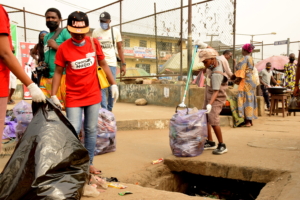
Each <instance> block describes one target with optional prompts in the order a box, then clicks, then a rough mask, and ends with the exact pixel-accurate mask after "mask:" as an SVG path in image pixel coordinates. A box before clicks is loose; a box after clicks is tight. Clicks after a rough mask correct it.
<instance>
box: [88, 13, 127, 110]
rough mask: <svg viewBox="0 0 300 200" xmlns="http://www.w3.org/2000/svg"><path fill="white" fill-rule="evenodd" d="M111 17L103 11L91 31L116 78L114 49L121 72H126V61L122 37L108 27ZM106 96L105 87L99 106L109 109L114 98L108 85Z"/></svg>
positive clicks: (116, 30)
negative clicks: (98, 25) (97, 23)
mask: <svg viewBox="0 0 300 200" xmlns="http://www.w3.org/2000/svg"><path fill="white" fill-rule="evenodd" d="M110 23H111V17H110V14H109V13H108V12H103V13H101V14H100V27H99V28H98V29H95V30H94V31H93V34H92V36H93V37H94V38H96V39H97V40H98V41H99V42H100V44H101V46H102V51H103V53H104V55H105V60H106V62H107V64H108V66H109V68H110V70H111V72H112V74H113V77H114V79H116V72H117V57H116V49H117V50H118V51H117V52H118V56H119V59H120V60H121V66H120V67H121V70H120V71H121V74H122V75H125V73H126V63H125V59H124V54H123V49H122V37H121V33H120V31H119V30H118V29H117V28H114V27H110ZM107 89H108V97H106V89H102V91H101V95H102V101H101V107H102V108H105V109H107V110H109V111H112V109H113V103H114V99H113V98H112V92H111V88H110V87H108V88H107Z"/></svg>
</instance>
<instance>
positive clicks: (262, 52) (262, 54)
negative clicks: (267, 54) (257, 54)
mask: <svg viewBox="0 0 300 200" xmlns="http://www.w3.org/2000/svg"><path fill="white" fill-rule="evenodd" d="M263 59H264V41H262V42H261V60H263Z"/></svg>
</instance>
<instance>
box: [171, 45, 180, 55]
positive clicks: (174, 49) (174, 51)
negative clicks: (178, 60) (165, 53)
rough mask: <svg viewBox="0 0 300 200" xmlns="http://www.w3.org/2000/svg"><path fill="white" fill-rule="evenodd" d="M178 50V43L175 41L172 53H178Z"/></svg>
mask: <svg viewBox="0 0 300 200" xmlns="http://www.w3.org/2000/svg"><path fill="white" fill-rule="evenodd" d="M179 50H180V45H179V46H178V44H177V43H173V53H178V52H179Z"/></svg>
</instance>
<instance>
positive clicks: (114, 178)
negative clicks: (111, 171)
mask: <svg viewBox="0 0 300 200" xmlns="http://www.w3.org/2000/svg"><path fill="white" fill-rule="evenodd" d="M102 178H103V179H104V180H106V181H107V182H119V180H118V179H117V178H116V177H110V178H106V177H102Z"/></svg>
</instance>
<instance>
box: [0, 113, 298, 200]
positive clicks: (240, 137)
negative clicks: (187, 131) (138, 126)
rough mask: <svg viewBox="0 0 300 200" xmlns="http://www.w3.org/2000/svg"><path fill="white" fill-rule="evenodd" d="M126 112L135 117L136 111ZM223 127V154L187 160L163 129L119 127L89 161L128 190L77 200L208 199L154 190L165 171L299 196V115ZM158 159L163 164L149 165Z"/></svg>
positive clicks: (275, 195) (1, 161)
mask: <svg viewBox="0 0 300 200" xmlns="http://www.w3.org/2000/svg"><path fill="white" fill-rule="evenodd" d="M166 112H168V114H169V111H166ZM131 113H132V115H134V113H135V111H134V110H132V112H131ZM173 113H174V112H173ZM173 113H170V117H171V115H172V114H173ZM222 131H223V137H224V141H225V143H226V145H227V148H228V153H226V154H224V155H221V156H216V155H213V154H212V153H211V151H204V152H203V154H202V155H200V156H197V157H192V158H177V157H175V156H173V155H172V152H171V150H170V146H169V131H168V129H163V130H146V131H145V130H143V131H119V132H118V133H117V151H116V152H114V153H108V154H104V155H100V156H96V157H95V159H94V165H95V166H96V167H98V168H99V169H101V170H102V171H103V175H102V176H104V177H117V178H118V179H119V180H120V181H121V182H123V183H124V184H125V185H126V186H128V188H126V189H122V190H121V189H115V188H108V189H107V191H105V192H103V193H101V194H100V196H99V197H97V198H89V197H83V198H82V199H83V200H89V199H90V200H100V199H101V200H102V199H103V200H104V199H105V200H106V199H108V200H113V199H133V200H135V199H137V200H142V199H143V200H144V199H145V200H146V199H147V200H148V199H149V200H150V199H164V200H166V199H187V200H188V199H192V198H193V199H208V198H202V197H189V196H186V195H183V194H181V193H175V192H166V191H162V190H156V189H161V188H162V187H164V188H167V187H168V186H166V185H164V186H161V187H160V184H161V183H162V181H163V180H162V179H163V178H164V177H165V175H166V176H167V174H168V173H169V172H170V170H171V171H187V172H190V173H194V174H202V175H213V176H219V177H224V178H233V179H235V178H236V179H240V180H249V181H257V182H265V183H267V185H266V187H265V188H263V190H262V191H261V194H260V196H259V197H258V199H264V200H272V199H282V200H286V199H295V200H296V199H299V195H300V181H299V180H300V179H299V178H300V162H299V158H300V155H299V151H300V134H299V133H300V113H298V114H297V116H289V117H285V118H283V117H282V116H281V115H280V116H272V117H260V118H259V119H258V120H255V121H254V126H253V127H251V128H230V127H224V128H222ZM159 158H164V159H165V162H164V163H161V164H157V165H152V164H151V161H152V160H156V159H159ZM7 160H8V157H7V156H6V157H4V158H0V171H2V169H3V167H4V166H5V163H6V162H7ZM170 184H172V183H170ZM142 186H146V187H148V188H146V187H142ZM152 188H156V189H152ZM123 191H131V192H132V193H133V194H130V195H128V196H119V195H118V192H123Z"/></svg>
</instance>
